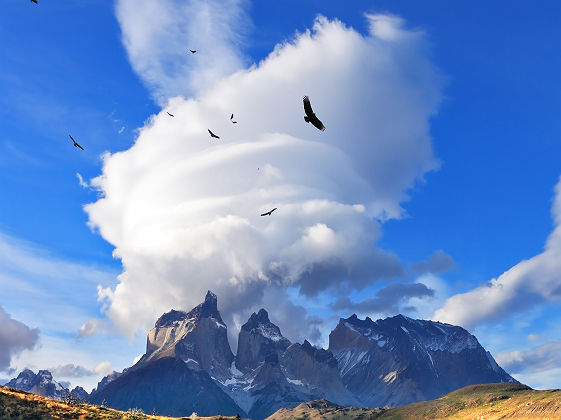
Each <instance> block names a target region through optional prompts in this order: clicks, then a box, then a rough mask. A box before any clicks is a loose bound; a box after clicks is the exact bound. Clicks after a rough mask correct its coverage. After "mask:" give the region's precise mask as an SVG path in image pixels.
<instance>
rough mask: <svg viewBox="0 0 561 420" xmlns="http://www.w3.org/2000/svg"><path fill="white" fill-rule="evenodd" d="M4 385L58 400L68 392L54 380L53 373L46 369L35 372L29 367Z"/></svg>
mask: <svg viewBox="0 0 561 420" xmlns="http://www.w3.org/2000/svg"><path fill="white" fill-rule="evenodd" d="M6 386H9V387H12V388H15V389H20V390H22V391H27V392H31V393H33V394H37V395H41V396H43V397H49V398H54V399H59V400H60V399H62V398H64V396H65V395H67V393H68V389H66V388H65V387H63V386H62V385H61V384H60V383H58V382H57V381H55V380H54V379H53V375H52V374H51V372H49V371H48V370H40V371H39V372H38V373H37V374H35V373H33V371H32V370H30V369H24V370H23V371H22V372H20V374H19V375H18V376H17V377H16V378H14V379H12V380H10V381H9V382H8V383H7V384H6Z"/></svg>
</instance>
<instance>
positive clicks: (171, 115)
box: [166, 111, 175, 117]
mask: <svg viewBox="0 0 561 420" xmlns="http://www.w3.org/2000/svg"><path fill="white" fill-rule="evenodd" d="M166 112H167V111H166ZM168 115H169V116H170V117H175V115H173V114H170V113H169V112H168Z"/></svg>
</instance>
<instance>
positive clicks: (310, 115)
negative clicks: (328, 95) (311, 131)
mask: <svg viewBox="0 0 561 420" xmlns="http://www.w3.org/2000/svg"><path fill="white" fill-rule="evenodd" d="M304 111H305V112H306V115H305V116H304V120H305V121H306V122H307V123H310V122H311V123H312V124H313V126H314V127H316V128H318V129H319V130H321V131H323V130H325V126H324V125H323V123H322V122H321V121H320V120H319V118H318V117H316V114H314V111H312V105H311V104H310V98H308V97H307V96H304Z"/></svg>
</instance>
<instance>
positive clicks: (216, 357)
mask: <svg viewBox="0 0 561 420" xmlns="http://www.w3.org/2000/svg"><path fill="white" fill-rule="evenodd" d="M166 357H172V358H177V359H180V360H183V361H184V362H185V363H187V364H188V366H189V367H190V368H191V369H195V370H201V369H203V370H206V371H207V372H209V373H210V374H211V375H212V376H214V377H216V378H221V379H225V378H226V377H227V376H228V374H229V369H230V366H231V364H232V362H233V360H234V355H233V354H232V350H231V349H230V345H229V344H228V337H227V331H226V324H224V322H223V321H222V317H221V316H220V312H218V299H217V297H216V295H215V294H214V293H212V292H211V291H210V290H209V291H208V292H207V294H206V297H205V300H204V302H202V303H201V304H199V305H197V306H196V307H195V308H193V309H192V310H190V311H189V312H184V311H176V310H172V311H170V312H167V313H165V314H164V315H162V316H161V317H160V318H159V319H158V321H156V325H155V327H154V328H153V329H152V330H150V332H149V333H148V337H147V340H146V354H145V355H144V356H143V357H142V359H141V360H140V361H139V362H138V363H139V364H140V365H143V364H146V363H149V362H152V361H155V360H158V359H162V358H166Z"/></svg>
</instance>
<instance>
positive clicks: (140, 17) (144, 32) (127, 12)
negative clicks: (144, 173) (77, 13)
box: [116, 0, 251, 104]
mask: <svg viewBox="0 0 561 420" xmlns="http://www.w3.org/2000/svg"><path fill="white" fill-rule="evenodd" d="M247 3H248V1H247V0H205V1H200V0H158V1H154V0H118V1H117V3H116V15H117V19H118V21H119V24H120V25H121V31H122V41H123V44H124V46H125V48H126V50H127V54H128V57H129V61H130V63H131V65H132V67H133V69H134V70H135V71H136V72H137V73H138V74H139V75H140V77H141V78H142V80H143V81H144V83H145V84H146V86H147V87H148V89H149V90H150V91H151V93H152V95H153V96H154V98H155V99H156V101H157V102H159V103H160V104H165V102H166V101H167V99H169V98H171V97H174V96H178V95H187V94H192V93H195V92H200V91H201V90H203V89H206V88H208V87H209V86H210V85H211V84H212V83H214V82H216V81H217V80H218V79H220V78H222V77H223V76H226V75H228V74H231V73H232V72H234V71H236V70H238V69H240V68H242V67H243V60H242V59H241V58H240V56H241V54H240V48H241V46H242V44H243V39H244V37H243V33H244V32H245V31H247V28H248V27H249V26H250V24H251V21H250V20H249V18H248V16H247V14H246V8H247ZM189 49H193V50H197V53H196V54H191V53H190V52H189Z"/></svg>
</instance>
